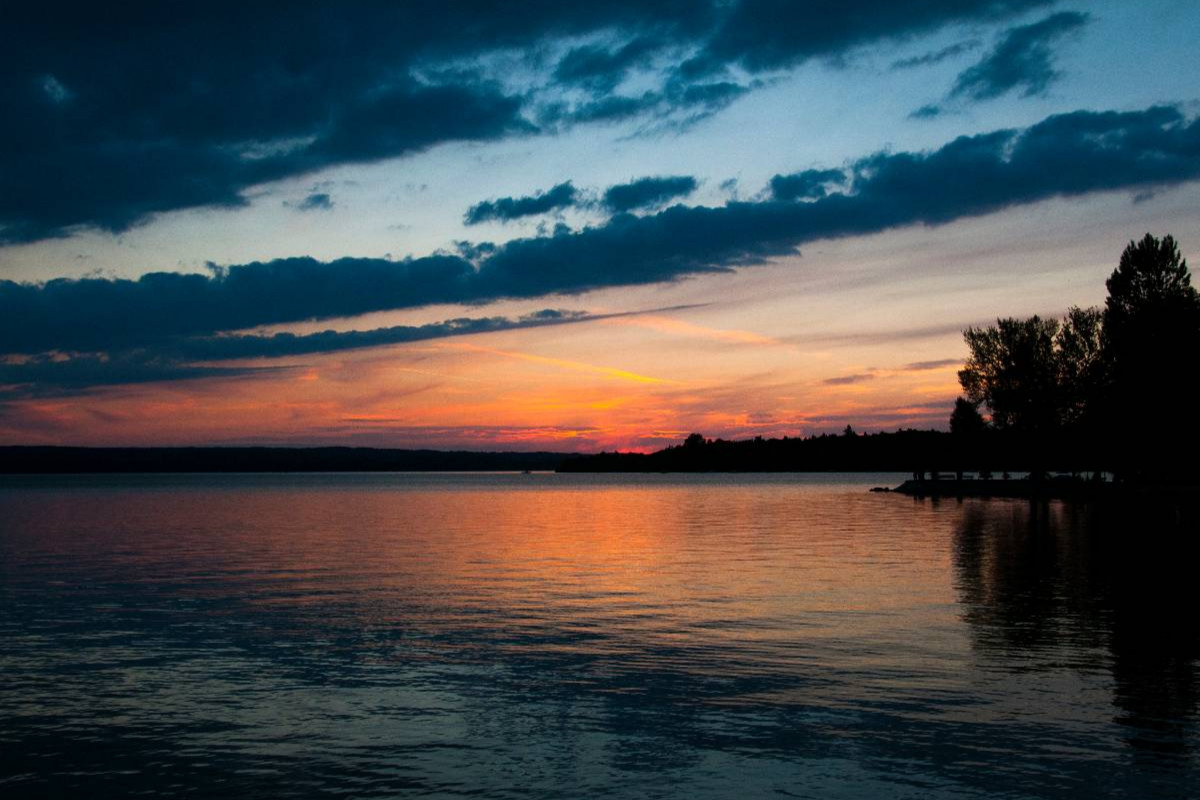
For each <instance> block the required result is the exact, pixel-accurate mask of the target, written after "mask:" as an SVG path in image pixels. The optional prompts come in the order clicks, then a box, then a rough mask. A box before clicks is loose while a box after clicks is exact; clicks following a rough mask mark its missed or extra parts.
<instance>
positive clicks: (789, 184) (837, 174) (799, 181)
mask: <svg viewBox="0 0 1200 800" xmlns="http://www.w3.org/2000/svg"><path fill="white" fill-rule="evenodd" d="M845 183H846V173H844V172H842V170H840V169H806V170H804V171H803V172H796V173H793V174H791V175H776V176H775V177H773V178H771V197H772V198H773V199H775V200H784V201H787V200H819V199H821V198H822V197H824V196H825V195H826V194H828V191H827V190H828V188H829V187H830V186H831V185H835V186H842V185H844V184H845Z"/></svg>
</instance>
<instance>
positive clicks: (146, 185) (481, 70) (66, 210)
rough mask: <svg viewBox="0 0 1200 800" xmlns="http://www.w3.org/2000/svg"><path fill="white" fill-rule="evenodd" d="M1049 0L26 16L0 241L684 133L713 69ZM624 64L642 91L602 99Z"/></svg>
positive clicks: (717, 101) (53, 10) (4, 86)
mask: <svg viewBox="0 0 1200 800" xmlns="http://www.w3.org/2000/svg"><path fill="white" fill-rule="evenodd" d="M1049 2H1050V0H927V2H922V3H920V4H919V5H918V6H917V7H913V6H912V5H911V4H898V3H895V2H893V0H847V2H843V3H839V4H822V5H821V6H820V7H819V8H816V9H814V8H813V6H812V5H811V4H797V3H791V2H784V0H742V2H740V3H728V2H725V0H707V1H706V0H670V1H669V2H662V3H645V2H641V0H612V2H605V3H582V2H578V3H563V2H558V0H531V1H530V2H528V3H522V4H521V11H520V13H513V11H512V9H511V8H509V7H508V6H507V5H504V4H489V3H478V2H474V0H438V1H437V2H434V0H413V2H409V3H405V4H402V5H400V6H397V5H395V4H390V3H373V4H365V5H364V4H352V5H339V4H301V5H299V6H297V5H294V4H292V5H288V6H287V7H286V9H282V7H281V8H279V9H276V8H272V7H270V6H263V7H259V8H258V9H257V10H254V11H250V12H247V13H239V14H238V15H237V20H236V22H237V24H231V17H230V12H229V7H228V5H227V4H222V3H216V4H185V5H182V6H181V5H179V4H171V5H168V6H163V5H162V4H161V3H155V2H151V0H131V2H126V3H121V4H120V6H119V7H113V6H104V5H96V4H82V5H78V6H76V7H74V8H72V10H71V12H70V13H63V12H62V11H61V9H59V8H58V7H51V6H45V7H41V6H34V5H31V6H27V7H25V8H23V9H22V12H21V13H20V14H13V15H9V17H8V18H6V20H5V27H4V31H3V33H0V102H2V104H3V108H4V109H5V111H6V115H5V125H4V126H0V243H13V242H26V241H35V240H40V239H45V238H50V237H55V236H63V235H69V234H70V233H72V232H73V231H75V230H77V229H79V228H83V227H90V228H96V229H101V230H105V231H110V232H120V231H124V230H126V229H128V228H130V227H131V226H134V225H137V224H140V223H142V222H144V221H146V220H147V219H150V218H152V217H153V216H154V215H156V214H159V213H162V212H166V211H172V210H180V209H188V208H196V207H202V206H211V207H236V206H239V205H243V204H244V203H245V199H244V198H243V192H244V191H245V190H246V189H248V188H249V187H252V186H255V185H260V184H263V183H267V182H271V181H276V180H280V179H283V178H288V177H295V176H298V175H303V174H307V173H312V172H315V171H317V170H321V169H324V168H327V167H331V166H336V165H340V164H347V163H356V162H358V163H361V162H370V161H376V160H380V159H387V158H395V157H400V156H405V155H408V154H412V153H417V152H420V151H422V150H425V149H427V148H430V147H433V146H436V145H439V144H442V143H446V142H457V141H488V140H494V139H498V138H502V137H508V136H520V135H527V134H530V133H535V132H538V131H539V130H543V131H544V130H549V131H551V132H552V131H554V130H557V129H558V127H560V126H564V125H578V124H587V123H597V122H615V121H620V120H629V119H632V118H636V117H641V116H654V117H663V118H666V119H668V120H671V121H672V124H679V125H686V124H690V123H691V122H694V121H695V120H696V119H699V118H702V117H704V116H706V115H708V114H712V113H715V112H716V111H717V110H719V109H721V108H723V107H725V106H726V105H728V104H729V103H730V102H732V101H733V100H734V99H736V98H737V97H739V96H741V95H742V94H744V93H745V92H747V91H751V90H752V89H753V88H754V87H755V86H757V85H759V83H757V82H756V81H754V80H749V81H747V80H734V79H732V78H731V77H730V76H731V75H732V74H735V73H737V72H739V70H730V69H729V67H731V66H739V67H741V68H742V70H748V71H749V72H750V73H751V74H753V73H755V72H757V71H762V70H774V69H780V68H786V67H788V66H791V65H795V64H798V63H801V62H802V61H804V60H806V59H809V58H813V57H827V58H836V57H839V56H842V55H844V54H846V53H847V52H849V51H851V50H853V49H854V48H858V47H861V46H863V45H865V44H869V43H871V42H875V41H880V40H888V39H890V40H895V39H900V38H904V37H910V36H913V35H916V34H920V33H926V32H931V31H935V30H937V29H940V28H942V27H945V26H947V25H954V24H960V23H963V22H969V21H997V20H1003V19H1006V18H1008V17H1011V16H1012V15H1014V14H1019V13H1022V12H1025V11H1027V10H1028V9H1030V8H1036V7H1041V6H1044V5H1047V4H1048V3H1049ZM283 17H286V24H281V19H282V18H283ZM618 42H621V43H624V44H616V43H618ZM504 52H507V53H514V52H521V53H541V54H549V55H548V56H547V57H545V58H542V60H541V61H538V59H536V58H531V59H529V60H528V62H527V63H528V64H529V66H530V69H531V70H533V72H534V73H535V74H534V75H533V76H532V80H531V81H529V82H527V83H526V84H521V83H520V82H519V81H512V80H509V78H510V77H511V76H509V75H507V74H505V73H504V72H502V71H501V70H499V69H496V68H495V67H490V68H489V66H488V65H489V63H494V62H495V59H493V62H489V60H488V59H489V58H490V57H491V56H493V55H495V54H497V53H504ZM684 61H686V62H687V64H684V63H682V62H684ZM48 69H52V71H48ZM632 69H641V70H642V72H639V76H641V75H642V73H643V72H644V73H646V76H647V83H648V86H647V87H646V88H644V89H643V90H642V91H641V92H640V93H630V94H624V95H621V94H614V93H613V91H612V90H613V89H614V88H615V87H618V86H619V85H620V83H621V82H622V81H623V80H624V79H625V77H626V76H627V75H628V74H629V72H630V70H632ZM506 80H507V81H508V83H505V81H506ZM639 88H642V87H640V86H639ZM579 93H583V95H584V96H583V97H582V98H580V97H575V95H578V94H579ZM532 120H538V123H534V122H533V121H532ZM539 124H540V125H542V126H548V128H545V129H543V128H540V127H539Z"/></svg>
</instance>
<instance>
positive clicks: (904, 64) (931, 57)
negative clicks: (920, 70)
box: [892, 39, 980, 69]
mask: <svg viewBox="0 0 1200 800" xmlns="http://www.w3.org/2000/svg"><path fill="white" fill-rule="evenodd" d="M979 44H980V42H979V40H978V39H968V40H967V41H965V42H957V43H955V44H952V45H950V46H949V47H943V48H942V49H941V50H934V51H933V52H930V53H924V54H922V55H919V56H913V57H912V58H902V59H900V60H898V61H893V62H892V69H913V68H915V67H928V66H931V65H933V64H940V63H941V62H943V61H945V60H946V59H948V58H954V57H955V56H959V55H962V54H963V53H966V52H969V51H971V50H974V49H976V48H977V47H979Z"/></svg>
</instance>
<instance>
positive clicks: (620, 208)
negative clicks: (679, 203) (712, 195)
mask: <svg viewBox="0 0 1200 800" xmlns="http://www.w3.org/2000/svg"><path fill="white" fill-rule="evenodd" d="M694 191H696V179H695V178H693V177H691V176H690V175H675V176H671V177H655V178H640V179H638V180H636V181H631V182H629V183H619V184H617V185H616V186H610V187H608V190H607V191H605V192H604V205H606V206H607V207H608V208H609V209H611V210H613V211H616V212H618V213H619V212H625V211H633V210H636V209H639V208H650V207H653V206H658V205H662V204H663V203H665V202H666V201H668V200H672V199H674V198H676V197H682V196H684V195H688V194H691V193H692V192H694Z"/></svg>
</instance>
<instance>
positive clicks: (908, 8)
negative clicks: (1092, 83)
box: [692, 0, 1053, 71]
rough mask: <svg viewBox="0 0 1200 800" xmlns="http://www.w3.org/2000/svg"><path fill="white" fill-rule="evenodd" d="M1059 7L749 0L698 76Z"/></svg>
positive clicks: (704, 55) (705, 56) (780, 64)
mask: <svg viewBox="0 0 1200 800" xmlns="http://www.w3.org/2000/svg"><path fill="white" fill-rule="evenodd" d="M1052 2H1053V0H925V1H924V2H921V3H896V2H893V1H892V0H846V2H840V3H822V4H820V6H819V7H818V8H814V7H813V5H812V4H808V3H795V2H791V0H743V2H740V3H737V4H736V5H733V6H732V7H731V10H730V11H729V13H728V15H727V16H726V17H724V18H723V19H722V22H721V24H720V26H719V27H718V29H717V31H716V32H715V34H714V35H713V37H712V38H711V39H710V40H709V41H708V42H707V43H706V44H705V46H704V48H703V50H702V51H701V53H700V54H699V55H698V56H697V58H696V62H697V63H696V65H695V66H693V67H692V69H693V70H698V69H700V68H703V67H707V68H710V69H712V68H717V67H719V66H722V65H725V64H728V63H731V62H734V63H738V64H740V65H741V66H743V67H745V68H746V69H749V70H752V71H759V70H770V69H780V68H785V67H789V66H792V65H795V64H798V63H800V62H802V61H805V60H808V59H811V58H836V57H838V56H841V55H844V54H846V53H848V52H850V51H852V50H853V49H855V48H857V47H861V46H862V45H865V44H869V43H871V42H877V41H881V40H889V39H890V40H895V39H902V38H907V37H910V36H913V35H916V34H920V33H928V32H930V31H934V30H937V29H939V28H942V27H944V26H947V25H951V24H957V23H962V22H970V21H989V20H996V19H1003V18H1005V17H1009V16H1011V15H1014V14H1019V13H1021V12H1024V11H1027V10H1029V9H1031V8H1037V7H1041V6H1046V5H1050V4H1051V3H1052Z"/></svg>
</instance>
